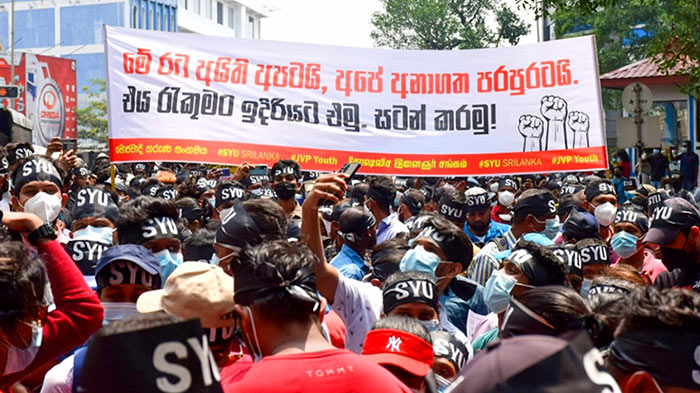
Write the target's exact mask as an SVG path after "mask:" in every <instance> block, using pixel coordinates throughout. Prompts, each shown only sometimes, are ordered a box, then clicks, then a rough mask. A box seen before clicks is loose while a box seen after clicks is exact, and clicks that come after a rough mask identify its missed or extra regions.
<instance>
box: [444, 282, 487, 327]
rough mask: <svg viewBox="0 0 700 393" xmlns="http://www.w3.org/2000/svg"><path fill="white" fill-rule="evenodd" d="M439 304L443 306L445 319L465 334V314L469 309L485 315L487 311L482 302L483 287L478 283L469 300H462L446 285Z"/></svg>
mask: <svg viewBox="0 0 700 393" xmlns="http://www.w3.org/2000/svg"><path fill="white" fill-rule="evenodd" d="M440 304H442V306H443V307H445V311H446V312H447V319H448V320H449V321H450V323H452V324H453V325H454V326H455V327H456V328H457V329H459V330H461V331H462V333H464V334H467V315H468V314H469V310H472V312H475V313H477V314H481V315H486V314H488V313H489V310H488V308H487V307H486V303H485V302H484V287H482V286H481V285H478V286H477V287H476V290H475V291H474V295H472V297H471V298H470V299H469V300H464V299H462V298H461V297H459V296H457V295H455V293H454V292H452V290H451V289H450V288H449V287H448V288H447V289H445V291H444V292H443V293H442V296H441V297H440Z"/></svg>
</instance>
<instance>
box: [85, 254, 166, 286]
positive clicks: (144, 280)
mask: <svg viewBox="0 0 700 393" xmlns="http://www.w3.org/2000/svg"><path fill="white" fill-rule="evenodd" d="M95 281H97V288H104V287H107V286H110V285H120V284H138V285H144V286H147V287H149V288H153V289H159V288H160V287H161V279H160V275H158V274H150V273H148V272H147V271H146V270H144V269H143V268H142V267H140V266H139V265H137V264H135V263H133V262H129V261H115V262H112V263H110V264H109V265H107V266H105V267H103V268H101V270H100V271H99V272H98V273H97V275H96V276H95Z"/></svg>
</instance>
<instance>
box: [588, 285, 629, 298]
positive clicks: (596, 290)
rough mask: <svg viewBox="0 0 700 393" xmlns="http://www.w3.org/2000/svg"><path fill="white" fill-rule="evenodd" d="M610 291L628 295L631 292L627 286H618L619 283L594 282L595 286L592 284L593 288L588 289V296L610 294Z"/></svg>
mask: <svg viewBox="0 0 700 393" xmlns="http://www.w3.org/2000/svg"><path fill="white" fill-rule="evenodd" d="M610 293H616V294H620V295H626V294H628V293H630V290H629V289H627V288H622V287H618V286H617V285H610V284H593V286H591V289H590V290H589V291H588V297H589V298H590V297H591V296H596V295H603V294H610Z"/></svg>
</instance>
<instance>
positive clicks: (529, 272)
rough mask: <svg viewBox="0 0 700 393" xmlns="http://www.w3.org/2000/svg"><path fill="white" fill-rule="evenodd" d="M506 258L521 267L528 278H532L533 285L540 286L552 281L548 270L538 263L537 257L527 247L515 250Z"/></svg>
mask: <svg viewBox="0 0 700 393" xmlns="http://www.w3.org/2000/svg"><path fill="white" fill-rule="evenodd" d="M506 259H507V260H509V261H511V262H513V263H515V264H516V265H518V266H519V267H520V269H521V270H522V271H523V273H525V275H526V276H527V278H529V279H530V284H531V285H532V286H535V287H538V286H543V285H548V284H549V283H550V280H549V273H548V272H547V270H546V269H545V268H544V267H543V266H542V265H541V264H539V263H537V259H535V257H534V256H532V254H530V252H529V251H527V250H526V249H522V248H521V249H519V250H515V251H513V252H512V253H511V254H510V255H509V256H508V257H506Z"/></svg>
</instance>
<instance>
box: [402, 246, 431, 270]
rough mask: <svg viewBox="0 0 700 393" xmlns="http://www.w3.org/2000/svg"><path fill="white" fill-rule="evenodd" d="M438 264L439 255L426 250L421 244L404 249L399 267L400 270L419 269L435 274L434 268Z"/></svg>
mask: <svg viewBox="0 0 700 393" xmlns="http://www.w3.org/2000/svg"><path fill="white" fill-rule="evenodd" d="M439 264H440V257H439V256H437V254H434V253H432V252H430V251H427V250H426V249H425V248H424V247H423V246H422V245H417V246H415V247H413V248H412V249H410V250H408V251H406V254H405V255H404V256H403V258H401V263H400V264H399V269H400V270H401V271H402V272H409V271H419V272H424V273H429V274H432V275H433V276H435V269H437V267H438V265H439Z"/></svg>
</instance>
